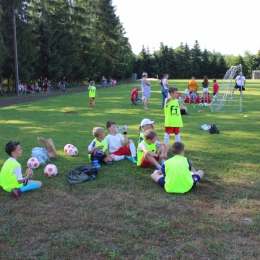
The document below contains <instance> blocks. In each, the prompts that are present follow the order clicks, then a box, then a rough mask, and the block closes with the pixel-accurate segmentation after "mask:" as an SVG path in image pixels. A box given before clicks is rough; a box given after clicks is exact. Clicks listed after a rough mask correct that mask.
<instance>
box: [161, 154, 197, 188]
mask: <svg viewBox="0 0 260 260" xmlns="http://www.w3.org/2000/svg"><path fill="white" fill-rule="evenodd" d="M164 165H165V185H164V188H165V190H166V192H169V193H185V192H187V191H189V190H190V189H191V188H192V186H193V183H194V181H193V178H192V175H191V172H190V170H189V163H188V160H187V158H186V157H184V156H182V155H175V156H174V157H172V158H171V159H169V160H167V161H165V163H164Z"/></svg>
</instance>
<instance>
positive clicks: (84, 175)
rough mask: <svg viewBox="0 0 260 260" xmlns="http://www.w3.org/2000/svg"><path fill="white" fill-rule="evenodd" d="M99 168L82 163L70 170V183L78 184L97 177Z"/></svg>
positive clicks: (68, 175) (68, 177) (68, 176)
mask: <svg viewBox="0 0 260 260" xmlns="http://www.w3.org/2000/svg"><path fill="white" fill-rule="evenodd" d="M97 173H98V168H97V167H93V166H91V165H82V166H79V167H77V168H75V169H74V170H72V171H70V172H68V174H67V179H68V181H69V183H70V184H77V183H81V182H86V181H92V180H94V179H96V174H97Z"/></svg>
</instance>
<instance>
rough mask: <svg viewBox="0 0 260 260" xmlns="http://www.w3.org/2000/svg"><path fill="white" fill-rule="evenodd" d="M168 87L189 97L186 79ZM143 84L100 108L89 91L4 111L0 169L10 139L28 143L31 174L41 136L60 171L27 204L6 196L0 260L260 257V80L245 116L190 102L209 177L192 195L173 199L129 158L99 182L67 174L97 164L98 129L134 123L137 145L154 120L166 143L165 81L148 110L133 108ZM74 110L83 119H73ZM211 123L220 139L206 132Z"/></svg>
mask: <svg viewBox="0 0 260 260" xmlns="http://www.w3.org/2000/svg"><path fill="white" fill-rule="evenodd" d="M199 82H201V81H199ZM170 85H171V86H172V85H175V86H177V87H179V89H180V90H181V92H184V89H185V88H186V85H187V80H176V81H170ZM135 86H136V83H132V84H128V85H120V86H118V87H117V88H116V89H102V90H98V97H97V100H96V105H95V107H94V108H91V107H89V100H88V96H87V94H86V93H85V92H84V93H76V94H71V95H66V96H62V95H61V96H58V97H51V98H49V99H44V100H39V101H35V102H27V103H23V104H20V105H14V106H10V107H4V108H1V112H0V122H1V124H0V133H1V139H0V147H1V149H0V165H3V163H4V161H5V160H6V159H7V155H6V154H5V152H4V147H5V145H6V143H7V142H8V141H10V140H12V141H19V142H20V143H21V148H22V150H23V155H22V157H20V158H19V162H20V163H21V164H22V167H23V169H24V170H25V169H26V161H27V160H28V159H29V158H30V156H31V150H32V148H34V147H41V146H42V145H41V143H40V142H39V141H38V140H37V137H38V136H41V137H44V138H50V137H51V138H52V139H53V141H54V144H55V147H56V150H57V152H58V155H59V159H58V160H56V161H52V163H54V164H55V165H56V166H57V167H58V169H59V173H58V175H57V176H56V177H55V178H47V177H45V176H44V174H43V166H41V167H40V168H38V169H36V170H35V171H34V179H37V180H40V181H42V182H43V187H42V189H40V190H37V191H32V192H26V193H23V194H22V195H21V196H20V199H19V200H16V199H15V198H13V197H12V196H11V194H9V193H6V192H4V191H3V190H2V189H1V190H0V197H1V207H0V259H42V260H43V259H44V260H47V259H55V260H56V259H73V260H74V259H76V260H77V259H142V260H148V259H149V260H150V259H156V260H157V259H184V260H187V259H196V260H197V259H203V260H204V259H205V260H206V259H210V260H211V259H248V260H249V259H260V249H259V243H260V237H259V233H260V181H259V152H260V148H259V147H260V146H259V144H260V136H259V130H260V120H259V110H260V109H259V103H258V102H259V96H260V94H259V86H260V81H250V80H248V81H247V87H246V92H245V93H244V96H243V112H242V113H230V114H227V113H221V112H219V113H212V112H210V109H209V108H204V112H202V113H198V109H199V107H198V106H197V107H196V108H193V105H189V104H187V106H188V109H189V115H188V116H183V121H184V127H183V128H182V129H181V138H182V141H183V142H184V143H185V147H186V156H187V157H188V158H189V159H190V161H191V162H192V164H193V165H194V167H195V169H197V170H198V169H202V170H204V172H205V175H204V179H203V180H202V181H201V182H200V183H199V184H198V185H197V187H196V188H195V189H193V190H192V191H190V192H188V193H186V194H167V193H166V192H165V191H164V190H163V189H162V188H160V187H159V186H158V185H157V184H156V183H154V182H152V180H151V178H150V174H151V173H152V172H153V170H154V169H141V168H139V167H137V166H136V165H134V164H133V163H131V162H130V161H127V160H123V161H120V162H116V163H113V164H112V165H105V166H102V168H101V170H100V172H99V174H98V177H97V179H96V180H95V181H92V182H87V183H82V184H78V185H75V186H72V187H70V186H69V184H68V181H67V179H66V174H67V172H68V171H70V170H72V169H74V168H75V167H77V166H80V165H84V164H89V161H88V159H87V146H88V144H89V143H90V142H91V141H92V140H93V137H92V129H93V127H95V126H102V127H104V128H105V124H106V122H107V121H108V120H114V121H116V122H117V124H118V125H124V124H126V125H127V126H128V134H129V137H130V138H132V139H133V140H134V142H135V144H137V138H138V127H139V124H140V122H141V120H142V119H143V118H145V117H148V118H150V119H151V120H154V121H155V125H154V126H155V130H156V131H157V132H158V135H159V138H160V139H161V140H163V135H164V115H163V110H162V107H161V93H160V86H159V85H158V81H152V95H151V99H150V100H149V103H148V107H149V110H144V109H143V108H142V105H141V104H139V105H138V106H132V105H131V102H130V100H129V96H130V91H131V90H132V88H133V87H135ZM236 95H238V93H236ZM70 110H76V111H77V112H78V113H77V114H66V113H65V112H66V111H70ZM245 115H246V116H247V117H244V116H245ZM212 122H215V123H216V125H217V127H218V129H219V130H220V134H219V135H211V134H209V133H208V132H205V131H203V130H200V126H201V125H203V124H211V123H212ZM173 141H174V137H173V136H171V144H172V142H173ZM67 143H72V144H74V145H75V146H76V147H77V148H78V150H79V154H78V156H77V157H69V156H68V155H66V154H65V153H64V152H63V147H64V146H65V144H67Z"/></svg>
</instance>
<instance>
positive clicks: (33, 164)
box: [27, 157, 40, 169]
mask: <svg viewBox="0 0 260 260" xmlns="http://www.w3.org/2000/svg"><path fill="white" fill-rule="evenodd" d="M27 166H28V168H31V169H36V168H38V167H39V166H40V162H39V160H38V159H37V158H36V157H31V158H30V159H29V160H28V161H27Z"/></svg>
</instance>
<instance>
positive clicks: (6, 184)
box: [0, 142, 42, 198]
mask: <svg viewBox="0 0 260 260" xmlns="http://www.w3.org/2000/svg"><path fill="white" fill-rule="evenodd" d="M5 152H6V153H7V154H8V155H9V156H10V157H9V158H8V159H7V160H6V161H5V163H4V165H3V167H2V169H1V172H0V186H1V187H2V188H3V189H4V190H5V191H7V192H11V193H12V194H13V195H14V197H15V198H18V197H19V195H20V194H21V193H22V192H25V191H29V190H36V189H39V188H40V187H41V186H42V183H41V182H40V181H35V180H30V178H31V177H32V176H33V171H32V170H31V169H29V168H27V170H26V173H25V175H24V176H23V175H22V168H21V164H20V163H18V162H17V158H18V157H20V156H22V149H21V147H20V143H19V142H9V143H7V144H6V146H5Z"/></svg>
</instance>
